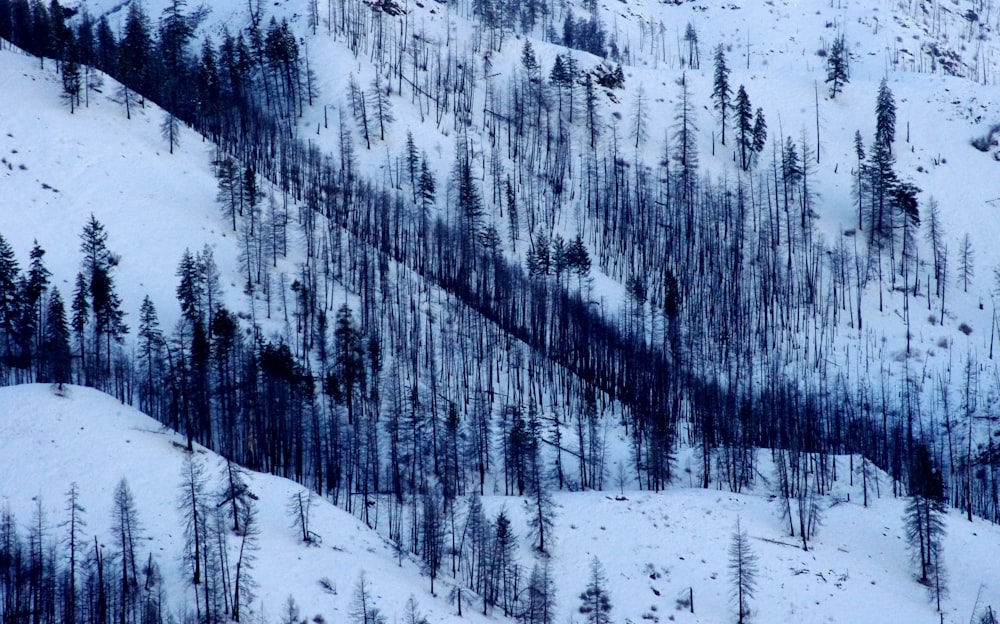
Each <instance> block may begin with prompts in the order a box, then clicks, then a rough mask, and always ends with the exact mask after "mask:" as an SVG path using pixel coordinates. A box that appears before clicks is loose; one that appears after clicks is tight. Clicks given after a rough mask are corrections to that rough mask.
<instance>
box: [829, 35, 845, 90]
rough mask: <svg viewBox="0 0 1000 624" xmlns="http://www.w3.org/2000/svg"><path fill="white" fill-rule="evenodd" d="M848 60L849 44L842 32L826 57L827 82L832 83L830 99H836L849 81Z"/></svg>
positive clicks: (835, 39)
mask: <svg viewBox="0 0 1000 624" xmlns="http://www.w3.org/2000/svg"><path fill="white" fill-rule="evenodd" d="M847 61H848V59H847V45H846V43H845V42H844V35H843V33H841V34H840V35H837V37H836V38H834V40H833V45H831V46H830V54H829V56H827V58H826V82H828V83H829V84H830V99H835V98H836V97H837V94H838V93H840V91H841V90H842V89H843V88H844V85H845V84H847V82H848V72H847Z"/></svg>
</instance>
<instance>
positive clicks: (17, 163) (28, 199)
mask: <svg viewBox="0 0 1000 624" xmlns="http://www.w3.org/2000/svg"><path fill="white" fill-rule="evenodd" d="M0 56H2V59H3V60H2V62H0V66H2V71H0V110H2V111H3V114H2V115H0V154H2V159H3V160H2V164H3V168H2V170H0V184H2V193H3V196H2V198H0V211H2V214H0V234H2V235H3V236H4V238H6V239H7V241H8V242H9V243H10V245H11V246H12V247H13V248H14V250H15V253H16V256H17V258H18V261H19V262H20V263H21V264H22V266H23V265H26V264H27V262H28V253H29V252H30V250H31V246H32V243H33V241H35V240H37V241H38V244H39V245H41V247H42V249H44V250H45V252H46V254H45V257H44V259H43V261H44V263H45V264H46V266H47V267H48V269H49V270H50V271H51V272H52V275H53V277H52V279H53V284H54V285H55V286H57V287H58V288H59V290H60V292H61V293H62V296H63V299H64V301H67V302H68V301H69V300H70V298H71V297H72V294H73V288H74V283H73V281H74V276H75V275H76V273H77V271H79V270H80V269H81V265H80V261H81V254H80V242H81V241H80V234H81V232H82V230H83V227H84V225H85V224H86V223H87V221H88V220H89V219H90V216H91V215H93V216H94V217H95V218H96V219H97V220H98V221H100V222H101V223H103V224H104V226H105V229H106V232H107V234H108V241H107V246H108V249H109V250H110V251H111V252H112V253H115V254H117V255H118V258H119V259H118V263H117V265H116V270H115V276H116V277H115V279H116V281H117V284H118V288H119V294H120V296H121V299H122V301H123V308H124V310H125V311H126V315H127V316H126V321H125V322H126V324H128V325H129V326H130V327H131V328H132V335H133V336H134V335H135V328H136V325H137V323H138V318H139V308H140V305H141V304H142V300H143V297H144V296H145V295H149V297H150V299H151V300H152V301H153V302H154V303H155V304H156V305H157V309H158V310H160V314H161V323H162V324H163V327H164V328H165V329H167V330H168V331H169V330H170V329H171V328H173V324H174V321H175V320H176V319H177V317H178V316H179V309H177V308H176V306H175V305H173V299H174V289H175V287H176V277H175V275H174V273H175V269H176V267H177V264H178V262H179V261H180V259H181V256H182V255H183V253H184V250H185V249H190V250H191V251H192V253H194V252H199V251H201V250H202V249H203V248H204V247H205V246H206V245H207V246H208V247H209V248H210V249H212V251H213V255H214V257H215V260H216V263H217V264H218V265H219V267H220V271H221V272H222V274H223V275H226V276H231V277H230V281H232V280H235V276H236V275H237V274H238V269H237V267H238V245H237V242H236V237H235V236H234V235H233V234H232V232H231V231H227V230H226V228H225V222H224V221H223V219H222V218H221V217H220V215H219V213H218V210H217V209H216V207H215V194H216V190H215V179H214V177H213V175H212V168H211V161H212V159H213V158H214V147H213V146H212V145H211V144H209V143H206V142H203V141H202V140H201V138H200V137H199V136H197V135H196V134H194V133H191V132H189V131H184V132H182V136H181V145H180V147H179V148H178V149H176V150H175V152H174V154H169V153H168V148H167V146H166V145H165V144H164V143H163V140H162V138H161V136H160V129H159V128H160V123H161V121H162V112H161V111H159V109H158V108H156V107H152V106H150V107H147V108H142V107H138V106H137V107H135V108H134V109H133V118H132V119H131V120H130V121H128V120H126V119H125V118H124V109H123V107H122V106H121V105H120V104H118V103H116V102H115V101H114V97H115V92H116V88H117V87H116V83H115V82H114V81H113V80H110V79H105V80H104V84H103V85H102V86H101V87H100V88H99V90H92V91H91V92H90V93H89V95H88V96H87V97H88V98H89V103H88V105H86V106H81V107H80V108H78V109H77V110H76V112H75V113H74V114H73V115H69V111H68V109H67V108H66V107H65V106H63V105H62V103H61V100H60V93H61V89H62V87H61V83H60V80H59V76H58V75H57V74H55V73H54V72H53V71H52V69H53V66H52V63H51V62H50V63H47V64H46V70H47V71H43V70H41V69H40V67H39V62H38V60H37V59H32V58H29V57H27V56H24V55H21V54H18V53H16V52H15V51H12V50H10V49H9V48H4V49H3V50H2V51H0ZM229 283H230V282H226V284H227V285H228V284H229ZM226 294H228V295H231V296H232V297H233V298H234V299H235V296H236V295H237V294H239V290H238V289H234V288H231V287H229V288H226Z"/></svg>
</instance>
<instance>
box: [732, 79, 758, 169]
mask: <svg viewBox="0 0 1000 624" xmlns="http://www.w3.org/2000/svg"><path fill="white" fill-rule="evenodd" d="M753 129H754V119H753V107H751V106H750V96H749V95H747V92H746V89H744V88H743V85H740V87H739V89H737V90H736V142H737V144H738V145H739V154H740V167H741V168H742V169H743V171H747V170H748V169H749V168H750V157H751V155H752V154H753V147H754V134H753Z"/></svg>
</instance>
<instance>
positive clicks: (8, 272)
mask: <svg viewBox="0 0 1000 624" xmlns="http://www.w3.org/2000/svg"><path fill="white" fill-rule="evenodd" d="M18 273H20V268H19V267H18V264H17V259H16V258H15V257H14V248H13V247H11V245H10V243H8V242H7V239H5V238H4V237H3V235H2V234H0V332H3V344H2V345H0V356H7V357H9V356H10V355H12V354H13V350H14V337H15V333H16V331H15V330H16V324H17V317H18V314H17V312H18V287H17V277H18Z"/></svg>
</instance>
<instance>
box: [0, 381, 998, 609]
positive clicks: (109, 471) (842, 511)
mask: <svg viewBox="0 0 1000 624" xmlns="http://www.w3.org/2000/svg"><path fill="white" fill-rule="evenodd" d="M183 446H184V440H183V439H182V438H181V437H180V436H178V435H177V434H175V433H173V432H171V431H169V430H166V429H164V428H163V427H161V426H160V425H159V424H158V423H156V422H155V421H153V420H152V419H150V418H148V417H147V416H144V415H143V414H140V413H139V412H137V411H136V410H134V409H132V408H129V407H127V406H124V405H122V404H121V403H119V402H117V401H115V400H114V399H112V398H110V397H108V396H106V395H103V394H101V393H99V392H97V391H95V390H91V389H87V388H82V387H76V386H67V387H66V391H65V392H64V393H62V394H60V393H56V392H55V391H54V389H53V388H52V387H50V386H46V385H41V384H36V385H26V386H14V387H6V388H0V457H3V458H5V460H4V462H3V464H2V466H0V504H3V505H9V507H10V509H11V510H12V511H13V512H14V513H15V515H16V516H17V518H18V520H19V521H20V522H21V523H22V526H23V527H24V526H26V524H25V523H27V522H28V521H29V519H30V518H31V516H32V513H33V512H34V509H35V504H36V501H35V499H36V497H40V500H41V503H42V506H43V508H44V509H45V511H46V518H47V524H48V535H49V539H50V540H57V539H61V538H62V537H63V533H65V531H66V529H65V527H64V526H62V525H61V522H62V521H63V515H64V511H63V510H64V501H65V492H66V491H67V490H68V489H69V486H70V484H71V483H72V482H76V483H77V484H78V485H79V488H80V497H81V498H80V500H81V503H82V504H83V507H84V508H85V510H86V511H85V513H84V520H85V521H86V522H87V527H86V529H85V531H86V532H87V538H88V539H91V536H97V537H98V538H99V539H100V540H101V541H102V542H103V543H106V544H110V543H113V536H112V535H110V534H109V532H110V524H111V505H112V494H113V492H114V489H115V487H116V486H117V484H118V482H119V480H120V479H122V478H125V479H127V481H128V484H129V487H130V488H131V491H132V493H133V495H134V497H135V501H136V509H137V514H138V518H139V521H140V524H141V526H142V531H141V535H142V536H143V539H142V540H141V541H140V544H141V545H140V546H139V553H138V556H139V557H140V558H141V559H142V560H143V561H145V558H146V556H147V553H152V554H153V555H154V556H155V558H156V559H157V562H158V564H159V565H160V567H161V569H162V571H163V573H164V576H165V579H166V582H167V588H168V595H169V596H171V598H172V602H171V606H170V608H171V609H176V608H177V607H176V606H175V605H179V604H180V601H179V599H178V598H177V596H179V595H182V594H183V593H184V592H188V597H189V598H190V587H189V586H188V585H187V584H186V583H185V581H184V574H183V572H182V568H181V552H182V548H183V543H184V542H183V524H182V522H181V513H180V512H179V511H178V510H177V502H176V501H177V497H178V495H179V493H180V487H181V479H182V477H181V475H182V466H183V462H184V458H185V457H186V455H187V452H186V451H185V450H184V449H183ZM195 457H196V458H197V460H198V461H199V462H201V463H202V464H203V465H204V466H205V469H206V470H205V472H206V474H207V475H208V476H209V478H210V484H209V487H208V488H207V490H208V491H209V492H213V491H216V490H217V489H219V487H220V479H221V477H222V474H223V468H224V465H225V463H224V460H222V459H220V458H219V457H217V456H216V455H214V454H213V453H211V452H209V451H207V450H205V449H203V448H200V447H196V452H195ZM762 459H763V458H762ZM767 464H768V462H767V461H766V460H765V461H762V463H761V473H762V474H761V477H760V478H759V479H758V481H759V483H760V485H758V488H759V489H758V491H756V492H752V493H749V494H732V493H729V492H725V491H719V490H702V489H696V488H695V489H688V488H672V489H669V490H667V491H664V492H661V493H651V492H638V491H630V490H625V492H624V496H619V495H617V493H614V494H612V493H611V492H583V493H559V494H556V496H555V501H556V505H557V509H558V516H557V520H556V528H555V532H554V534H555V536H556V542H555V545H554V547H553V549H552V552H551V558H550V561H551V564H552V569H553V574H554V579H555V584H556V591H557V609H558V611H557V613H558V617H557V618H556V621H558V622H566V621H570V619H571V618H573V617H577V618H579V615H578V614H576V609H577V607H578V606H579V600H578V599H577V595H578V594H579V593H580V592H582V591H583V589H584V587H585V586H586V583H587V580H588V571H589V568H590V562H591V560H592V558H593V557H597V558H598V559H599V560H600V561H601V562H602V564H603V566H604V567H605V569H606V571H607V577H608V586H607V589H608V591H609V593H610V596H611V601H612V605H613V611H612V614H613V618H614V621H618V622H625V621H629V620H631V621H633V622H638V621H640V620H650V621H667V620H668V619H672V620H673V621H677V622H690V623H709V622H725V621H731V620H732V619H734V618H733V616H734V612H733V607H732V605H731V603H730V595H731V588H732V583H731V580H730V575H729V571H728V561H729V559H728V557H729V555H728V549H729V540H730V536H731V535H732V532H733V530H734V527H735V523H736V519H737V517H738V518H739V519H740V522H741V524H742V526H743V527H744V529H745V530H746V531H747V532H748V534H749V536H750V540H751V548H752V551H753V552H754V553H755V554H756V555H757V556H758V558H759V560H760V562H759V565H760V572H759V575H758V578H757V580H758V591H757V593H756V595H755V597H754V600H753V601H752V607H753V612H754V621H759V622H774V621H786V622H787V621H793V620H794V621H797V622H802V623H803V624H808V623H814V622H815V623H821V622H874V621H878V622H884V623H896V622H898V623H900V624H903V623H911V622H920V621H924V622H928V621H937V616H936V614H935V610H934V605H933V604H932V603H931V602H930V600H929V599H928V596H927V592H926V588H924V587H922V586H921V585H919V584H917V583H916V582H915V581H914V580H913V566H912V565H911V564H910V558H909V553H908V551H907V549H906V546H905V539H904V537H903V528H902V515H903V504H904V503H903V500H902V499H894V498H893V497H892V495H891V488H890V487H889V486H888V484H887V482H885V481H883V482H882V483H881V494H882V496H881V498H875V497H874V494H873V495H872V500H871V501H870V506H869V508H867V509H865V508H864V507H862V505H861V503H860V501H861V495H860V489H859V488H860V482H859V480H858V478H856V479H855V486H854V487H850V486H848V485H847V483H846V481H847V477H846V467H847V465H846V460H844V459H843V458H841V465H840V466H839V468H838V469H839V470H840V471H841V472H840V481H838V483H837V485H836V487H835V489H834V492H833V493H832V494H831V495H830V496H829V497H828V498H825V499H824V500H823V506H824V512H823V520H824V522H823V526H822V527H821V529H820V531H819V533H818V535H817V536H816V537H815V538H814V539H813V540H812V541H811V542H810V550H809V551H808V552H806V551H803V550H802V549H801V546H800V544H799V543H798V542H797V541H796V540H795V539H794V538H790V537H788V536H787V531H786V529H785V525H786V523H787V521H784V520H782V519H781V517H780V513H779V506H778V502H777V501H776V500H772V499H771V497H769V496H768V492H767V488H766V487H765V486H764V485H763V481H764V480H765V479H766V478H767V476H768V475H767V472H768V469H767V467H766V466H767ZM880 478H882V479H884V478H885V477H884V476H882V477H880ZM248 483H249V486H250V489H251V491H252V492H254V494H256V495H257V496H258V501H257V505H258V508H259V510H260V516H259V519H260V523H261V528H262V534H261V540H260V544H261V549H260V551H259V553H257V561H256V563H255V564H254V568H253V571H252V573H251V574H252V577H253V578H254V579H255V580H256V581H257V583H258V584H259V588H258V592H257V594H258V596H257V601H256V603H255V604H256V605H257V606H256V607H255V611H256V612H257V614H260V613H261V612H262V611H261V610H262V609H263V610H264V611H265V612H266V615H267V617H268V618H269V619H271V620H272V621H273V620H274V619H276V618H277V616H278V613H279V611H280V609H281V608H282V606H283V605H284V602H285V600H286V598H287V596H289V595H291V596H293V597H294V598H295V600H296V602H297V603H298V604H299V606H300V607H301V610H302V614H303V616H304V617H312V616H313V615H314V614H322V615H323V616H324V617H325V618H326V619H327V621H332V622H337V621H345V618H346V617H347V615H346V614H347V613H348V612H349V610H350V608H351V600H352V594H353V591H354V588H355V586H356V584H357V581H358V578H359V576H360V574H361V573H362V572H365V573H366V578H367V579H368V581H369V582H370V583H371V586H372V590H373V592H374V596H375V601H376V605H377V606H378V607H379V608H380V609H381V610H382V611H383V613H386V614H387V615H388V616H389V617H390V621H394V620H393V618H397V619H398V618H401V617H402V614H403V605H404V604H405V602H406V600H407V599H408V597H409V596H410V595H411V594H412V595H414V596H415V598H416V600H417V602H418V603H419V605H420V609H421V611H423V612H424V613H425V614H426V615H427V616H428V617H429V618H430V621H432V622H433V621H440V622H444V621H472V622H477V621H499V620H502V617H501V616H499V615H498V614H493V615H491V616H489V617H488V618H483V617H482V616H481V615H480V614H478V613H477V612H476V607H475V606H474V605H470V604H469V603H468V602H466V604H465V608H464V611H463V613H464V616H463V619H462V620H459V619H458V617H457V616H456V615H455V613H454V611H455V607H454V606H453V605H451V604H449V603H448V602H447V601H446V600H445V597H446V596H447V594H448V587H449V584H450V583H451V579H450V575H449V574H448V573H447V570H448V569H450V568H449V563H448V561H449V560H448V559H447V557H446V559H445V565H444V566H443V568H444V570H443V572H442V577H441V578H440V579H439V582H438V584H437V594H438V596H437V597H434V596H431V595H430V593H429V579H428V578H427V577H425V576H423V577H422V576H421V575H420V571H419V566H418V565H417V563H416V562H414V561H412V560H409V559H404V561H403V564H402V566H399V565H397V562H396V559H395V555H394V553H393V551H392V549H391V547H390V546H389V545H388V544H387V542H386V541H384V540H383V539H382V538H381V537H379V535H378V533H376V532H374V531H372V530H370V529H369V528H367V527H366V526H365V525H364V524H363V523H361V522H360V521H358V520H357V519H355V518H354V517H353V516H351V515H349V514H347V513H345V512H344V511H342V510H341V509H339V508H337V507H334V506H333V505H330V504H329V503H327V502H325V501H321V500H317V502H316V507H315V508H314V510H313V515H312V529H313V530H314V531H315V532H316V533H318V534H319V535H320V536H321V537H322V543H321V544H320V545H318V546H307V545H304V544H303V543H301V541H299V540H298V539H297V534H296V529H295V528H294V526H293V523H292V521H291V519H290V518H289V516H288V514H287V513H286V511H285V510H286V504H287V502H288V500H289V498H290V497H291V496H292V495H293V494H294V493H296V492H301V491H302V490H301V487H300V486H298V485H296V484H295V483H293V482H291V481H288V480H285V479H281V478H278V477H273V476H269V475H262V474H255V473H251V474H250V475H249V477H248ZM848 494H850V500H849V501H848V500H847V497H848ZM484 505H485V508H486V510H487V513H488V515H490V516H491V517H492V516H493V515H495V514H496V513H497V512H498V511H499V510H500V509H504V510H506V512H507V513H508V515H509V516H510V517H511V519H512V522H513V526H514V528H515V531H516V532H518V533H519V534H520V535H521V536H522V538H523V536H524V531H525V527H526V524H525V520H524V518H523V517H522V512H523V508H522V506H521V505H520V504H519V499H517V498H514V497H502V496H487V497H485V498H484ZM460 521H461V517H460ZM947 531H948V535H947V539H946V540H945V546H944V548H945V550H944V552H945V558H946V561H947V567H948V575H949V579H950V581H949V585H950V587H951V592H950V598H949V599H948V600H947V601H946V603H945V604H946V607H945V611H944V618H945V621H947V622H963V621H967V620H968V617H969V615H970V613H971V610H972V608H973V605H974V604H975V602H976V600H977V597H979V595H980V592H981V598H980V600H981V602H982V604H981V605H980V606H983V605H985V604H988V603H990V601H992V603H993V604H994V605H995V604H996V603H997V602H996V601H997V598H998V597H1000V564H998V562H1000V527H996V526H993V525H989V524H987V523H984V522H982V521H980V520H974V521H973V522H971V523H970V522H967V521H965V520H964V518H962V517H961V516H960V515H958V514H957V513H952V514H949V515H948V518H947ZM527 541H528V540H527V539H522V549H521V563H522V565H523V566H525V567H526V571H525V578H526V575H527V570H530V566H531V558H532V553H531V552H530V547H529V546H528V545H527V544H526V543H525V542H527ZM323 578H328V579H329V580H330V581H332V582H333V583H334V585H335V587H336V588H337V593H336V595H331V594H329V593H326V592H324V591H323V590H322V589H321V588H320V586H319V581H320V579H323ZM689 588H690V589H693V592H694V603H695V613H694V614H691V613H689V612H688V611H687V610H686V609H682V608H680V607H679V606H678V600H679V599H682V598H684V597H685V596H686V595H687V594H688V591H689ZM466 596H467V597H466V600H469V598H468V594H466ZM175 614H176V613H175Z"/></svg>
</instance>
